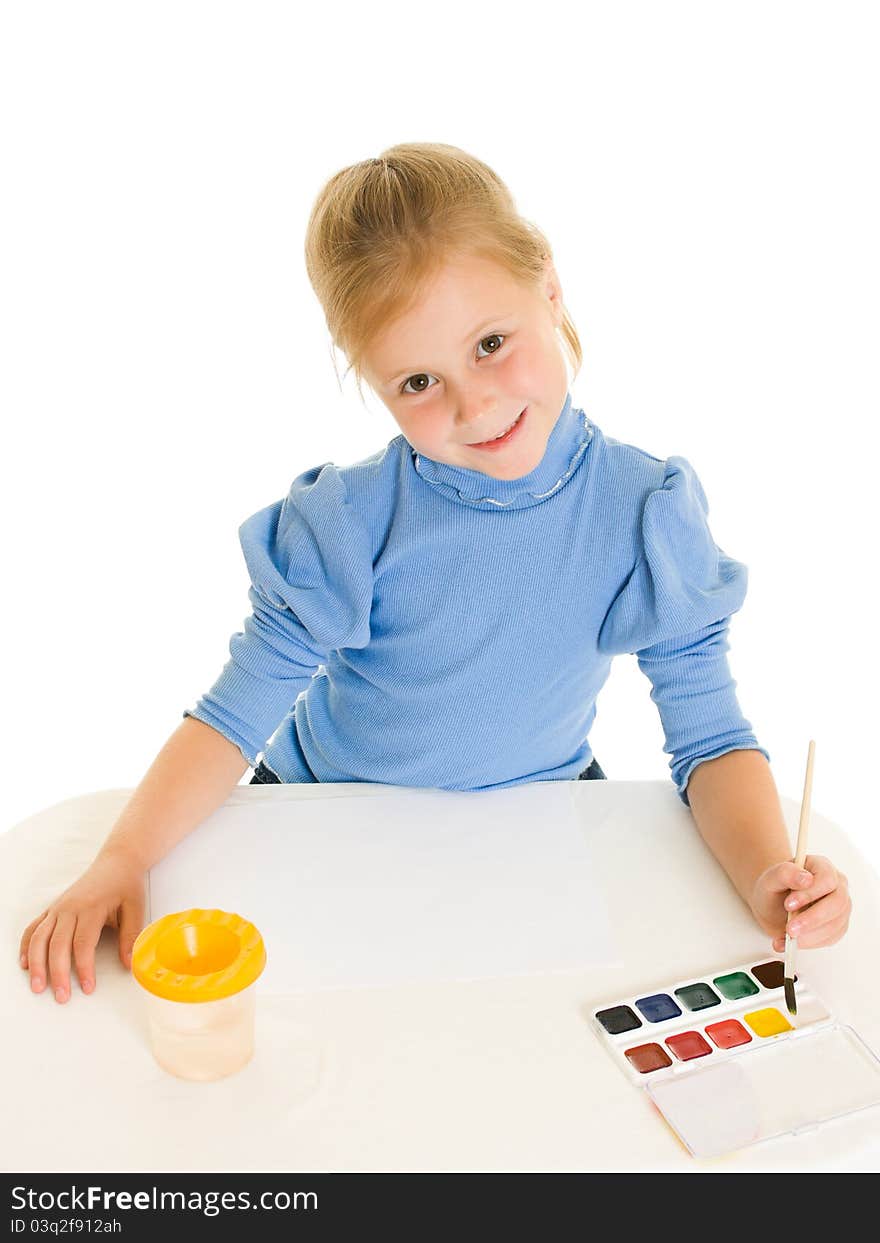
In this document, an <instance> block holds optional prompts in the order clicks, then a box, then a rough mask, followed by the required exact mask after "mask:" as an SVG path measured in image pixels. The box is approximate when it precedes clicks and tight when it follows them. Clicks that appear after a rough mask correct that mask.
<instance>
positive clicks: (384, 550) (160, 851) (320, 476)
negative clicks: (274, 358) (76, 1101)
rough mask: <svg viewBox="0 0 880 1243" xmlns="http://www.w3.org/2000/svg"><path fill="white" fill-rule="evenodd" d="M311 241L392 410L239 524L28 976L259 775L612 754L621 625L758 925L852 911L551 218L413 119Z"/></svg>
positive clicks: (60, 983)
mask: <svg viewBox="0 0 880 1243" xmlns="http://www.w3.org/2000/svg"><path fill="white" fill-rule="evenodd" d="M305 249H306V265H307V269H308V274H309V278H310V280H311V282H312V285H313V288H314V290H315V292H316V294H317V297H318V299H319V301H320V303H321V306H322V308H323V310H324V314H325V317H326V321H327V325H328V327H329V330H330V333H331V337H332V339H333V341H334V343H335V344H336V345H337V346H338V347H340V348H341V349H342V350H343V352H344V353H345V355H346V356H347V358H348V359H349V362H350V364H351V366H352V367H353V368H354V370H355V374H356V378H357V382H358V388H359V391H361V390H360V383H361V379H362V378H364V379H366V380H367V381H368V383H369V385H370V387H371V388H372V390H373V391H374V392H375V393H376V394H377V396H378V397H379V398H380V399H381V401H382V402H383V403H384V404H385V406H387V408H388V410H389V411H390V412H391V414H392V416H393V417H394V419H395V421H396V422H397V424H398V425H399V427H400V429H401V433H402V434H401V435H400V436H397V437H396V438H395V439H394V440H392V441H391V442H390V443H389V444H388V445H387V446H386V447H385V448H384V449H383V450H381V451H380V452H378V453H376V454H374V455H373V456H372V457H369V458H367V459H366V460H364V461H362V462H358V463H357V464H355V465H354V466H350V467H347V468H344V469H340V468H337V467H335V466H333V465H332V464H331V463H325V464H324V465H322V466H317V467H314V468H313V469H311V470H307V471H305V472H303V473H302V474H300V475H299V476H298V477H297V478H296V479H295V480H294V481H293V484H292V485H291V488H290V491H289V493H288V495H287V496H286V497H285V498H284V500H283V501H278V502H276V503H275V504H273V505H269V506H268V507H267V508H265V509H262V510H261V511H260V512H259V513H256V514H254V515H253V516H252V517H251V518H249V519H248V520H247V521H246V522H244V523H243V525H242V527H241V529H240V537H241V544H242V549H243V552H244V556H245V559H246V562H247V566H248V569H249V572H250V576H251V582H252V586H251V588H250V592H249V597H250V602H251V605H252V610H253V611H252V614H251V615H250V616H249V617H248V618H247V620H246V621H245V623H244V631H243V632H242V633H238V634H235V635H234V636H233V637H232V640H231V642H230V660H229V662H228V663H227V664H226V666H225V668H224V669H223V671H222V672H221V674H220V676H219V677H218V679H217V681H216V682H215V684H214V686H213V687H211V689H210V690H209V691H208V692H207V693H206V694H205V695H204V696H203V697H202V698H201V699H200V700H199V702H198V703H197V704H196V705H195V706H194V707H193V708H191V709H188V710H187V711H186V712H185V713H184V720H183V721H182V722H181V724H180V726H179V727H178V729H177V730H176V731H175V733H174V734H173V735H172V736H171V738H170V739H169V740H168V742H167V743H166V744H165V746H164V747H163V749H162V750H161V751H160V753H159V755H158V756H157V758H156V760H155V762H154V763H153V765H152V767H151V768H150V769H149V771H148V772H147V774H146V776H145V777H144V779H143V781H142V782H141V784H140V785H139V786H138V788H137V790H136V791H135V792H134V794H133V796H132V798H131V800H130V801H129V803H128V805H127V806H126V808H125V810H124V811H123V813H122V815H121V816H120V818H119V820H118V822H117V823H116V825H115V826H114V828H113V831H112V832H111V833H110V835H109V837H108V839H107V841H106V842H105V844H104V846H103V847H102V849H101V850H100V852H99V854H98V856H97V857H96V859H95V861H94V862H93V863H92V865H91V866H90V867H89V869H88V870H87V871H86V872H85V874H84V875H83V876H82V877H80V879H79V880H77V881H76V882H75V883H74V884H73V885H72V886H71V887H70V888H69V889H68V890H66V892H65V893H63V894H62V895H61V896H60V897H59V898H58V899H57V900H56V901H55V902H54V903H53V904H52V905H51V906H50V907H49V908H48V910H46V911H43V912H42V913H41V914H40V915H39V916H38V917H37V918H36V919H35V920H33V921H32V922H31V923H30V924H29V925H28V927H27V928H26V929H25V931H24V934H23V937H22V940H21V946H20V952H21V965H22V967H24V968H25V969H26V970H28V971H29V972H30V977H31V987H32V988H33V990H34V991H35V992H40V991H42V990H43V989H44V988H45V986H46V983H47V981H48V982H49V983H50V984H51V987H52V990H53V992H54V994H55V998H56V1000H57V1001H59V1002H64V1001H66V1000H67V999H68V997H69V996H70V982H69V981H70V970H71V956H72V957H73V963H74V966H75V969H76V973H77V976H78V978H79V981H80V985H81V987H82V990H83V992H85V993H89V992H91V991H92V990H93V989H94V987H95V967H94V958H95V954H94V951H95V945H96V943H97V941H98V938H99V937H100V934H101V929H102V928H103V927H104V925H105V924H109V925H110V926H112V927H114V928H118V931H119V953H120V957H121V959H122V962H123V964H124V965H125V966H129V965H130V958H131V948H132V945H133V943H134V940H135V937H136V936H137V934H138V932H139V931H140V929H141V927H142V925H143V918H144V882H145V877H146V873H147V871H148V870H149V868H150V867H151V866H153V864H155V863H156V862H158V860H159V859H161V858H162V857H163V856H164V855H165V854H166V853H167V852H168V851H169V850H171V849H172V847H173V846H174V845H175V844H176V843H177V842H179V841H180V840H181V839H182V838H183V837H184V836H185V835H186V834H187V833H190V832H191V831H192V830H193V829H194V828H195V826H196V825H197V824H199V823H200V821H202V820H203V819H204V818H205V817H206V816H207V815H208V814H209V813H210V812H211V811H213V810H214V809H215V808H216V807H217V806H218V805H219V804H221V803H222V802H223V801H224V800H225V799H226V797H227V796H228V794H229V793H230V792H231V790H232V789H233V787H234V786H235V785H236V784H237V783H238V782H239V780H240V779H241V777H242V776H243V775H244V773H245V772H246V771H247V769H248V767H249V766H252V767H254V768H255V772H254V776H253V778H252V780H253V781H254V782H272V781H281V782H300V781H342V782H348V781H373V782H382V783H386V784H390V785H408V786H418V787H440V788H443V789H449V790H478V789H486V788H502V787H505V786H512V785H519V784H522V783H524V782H532V781H559V780H572V779H585V778H586V779H590V778H599V779H601V778H602V777H604V773H603V772H602V770H601V768H600V766H599V764H598V762H597V761H596V760H595V758H594V757H593V755H592V752H591V749H590V745H589V741H588V738H589V731H590V726H591V724H592V722H593V719H594V716H595V702H596V697H597V695H598V693H599V691H600V690H601V688H602V686H603V684H604V682H605V680H606V678H607V676H608V672H609V669H610V666H611V661H612V659H613V658H614V656H615V655H616V654H618V653H623V652H628V653H635V654H636V655H637V658H638V662H639V666H640V668H641V669H642V670H643V672H644V673H645V674H647V676H648V677H649V679H650V680H651V683H652V685H653V691H652V698H653V700H654V702H655V703H656V704H657V707H658V709H659V712H660V717H661V721H662V725H663V729H664V733H665V737H666V746H665V750H666V752H667V753H668V754H670V755H671V756H672V759H671V761H670V769H671V774H672V780H673V781H674V783H675V786H676V788H677V791H678V793H679V796H680V797H681V799H682V801H683V802H684V803H685V804H686V805H688V806H689V807H690V809H691V812H692V813H693V816H694V819H695V821H696V823H697V827H698V829H699V831H700V833H701V834H702V836H703V838H704V840H705V841H706V843H707V845H708V846H709V848H710V849H711V850H712V851H713V852H714V854H715V856H716V857H717V858H718V860H719V861H720V863H721V864H722V866H723V867H724V868H725V869H726V871H727V873H728V875H729V876H730V878H731V881H732V882H733V884H734V885H735V886H736V888H737V890H738V891H739V893H740V894H741V896H742V898H743V899H744V901H745V902H746V903H747V904H748V906H749V907H750V909H751V911H752V912H753V914H754V918H755V920H756V921H757V923H758V925H759V926H760V927H761V928H762V929H763V930H764V931H765V932H766V933H767V935H768V936H769V937H770V938H771V940H772V944H773V948H774V950H777V951H781V950H782V948H783V946H784V932H785V925H786V919H787V918H788V917H789V913H790V912H791V911H796V912H797V915H796V918H794V919H793V921H792V923H791V926H790V930H791V932H792V933H793V935H795V936H797V937H798V940H799V944H800V945H801V946H802V947H807V948H809V947H811V946H820V945H830V944H832V943H833V942H835V941H837V940H838V939H839V938H840V937H841V936H842V935H843V934H844V932H845V931H846V928H847V924H848V921H849V915H850V907H851V903H850V898H849V895H848V891H847V882H846V878H845V877H844V876H843V875H842V874H841V873H839V872H838V871H836V869H835V868H834V866H833V865H832V863H831V862H830V861H829V860H828V859H825V858H822V857H820V856H816V855H811V856H809V857H808V859H807V870H806V871H801V870H799V869H797V868H796V867H795V865H794V864H793V863H792V862H791V861H790V846H789V840H788V834H787V831H786V827H785V823H784V820H783V816H782V810H781V807H780V804H779V799H778V795H777V792H776V788H775V784H774V781H773V778H772V776H771V773H770V768H769V765H768V760H769V756H768V754H767V752H766V751H765V750H764V749H763V748H762V747H761V746H759V744H758V742H757V740H756V738H755V735H754V734H753V733H752V730H751V725H750V724H749V722H748V721H747V720H745V719H744V717H743V715H742V713H741V711H740V708H739V705H738V703H737V700H736V696H735V694H734V686H735V683H734V681H733V679H732V678H731V675H730V672H729V669H728V665H727V657H726V652H727V650H728V642H727V630H728V625H729V620H730V615H731V614H732V613H734V612H736V610H737V609H739V608H740V607H741V606H742V603H743V600H744V597H745V592H746V578H747V571H746V567H745V566H744V565H742V564H740V563H739V562H737V561H734V560H733V559H732V558H731V557H728V556H727V555H726V554H725V553H724V552H723V551H722V550H721V549H720V548H718V547H717V546H716V544H715V543H714V540H713V539H712V536H711V534H710V531H709V528H708V526H707V523H706V514H707V512H708V506H707V502H706V497H705V494H704V492H703V489H702V487H701V485H700V481H699V479H698V478H697V476H696V474H695V473H694V470H693V468H692V467H691V466H690V464H689V462H688V461H687V460H686V459H685V458H683V457H670V458H668V459H666V460H665V461H663V460H661V459H659V458H655V457H652V456H651V455H650V454H648V453H645V452H644V451H642V450H640V449H638V448H635V447H634V446H632V445H628V444H623V443H620V442H618V441H616V440H614V439H612V438H611V437H608V436H605V435H603V433H602V430H601V429H600V428H599V427H598V426H597V425H596V424H595V423H594V422H593V421H592V420H591V419H588V418H587V417H586V415H585V414H584V412H583V411H582V410H580V409H578V407H576V406H575V405H574V403H573V401H572V398H571V394H570V392H569V388H568V384H569V381H568V372H567V368H566V354H567V355H568V357H569V359H570V360H571V362H572V364H573V367H574V373H575V374H576V373H577V370H578V369H579V367H580V362H581V351H580V343H579V341H578V337H577V334H576V332H575V328H574V325H573V323H572V321H571V319H570V318H569V316H568V314H567V312H566V310H565V307H564V305H563V301H562V291H561V287H560V282H559V277H558V274H557V272H556V270H555V267H554V265H553V262H552V252H551V249H550V246H549V244H548V242H547V240H546V238H545V237H544V236H543V234H542V233H541V232H540V230H539V229H537V228H536V227H535V226H534V225H533V224H531V223H530V222H528V221H526V220H523V219H522V218H521V217H520V216H519V215H518V213H517V211H516V209H515V205H514V202H513V199H512V197H511V195H510V193H509V191H508V190H507V188H506V187H505V186H504V184H503V183H502V182H501V181H500V180H499V178H498V177H497V176H496V174H495V173H494V172H493V171H492V169H490V168H489V167H487V165H486V164H484V163H482V162H481V161H480V160H478V159H476V158H474V157H472V156H470V155H468V154H466V153H465V152H463V151H460V150H458V149H457V148H455V147H450V146H446V145H444V144H433V143H404V144H400V145H398V146H395V147H392V148H390V149H389V150H388V151H386V152H385V153H384V154H383V155H382V156H381V157H380V158H379V159H372V160H365V161H363V162H361V163H359V164H355V165H353V166H352V167H349V168H345V169H343V170H342V171H340V172H339V173H337V174H336V175H335V176H333V177H331V178H330V180H329V181H328V182H327V184H326V185H325V186H324V188H323V189H322V191H321V193H320V194H319V196H318V198H317V200H316V202H315V204H314V206H313V209H312V213H311V217H310V220H309V225H308V231H307V237H306V248H305Z"/></svg>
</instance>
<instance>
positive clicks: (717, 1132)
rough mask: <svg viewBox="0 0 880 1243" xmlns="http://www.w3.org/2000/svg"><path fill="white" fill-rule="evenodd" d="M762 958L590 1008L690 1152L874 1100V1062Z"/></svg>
mask: <svg viewBox="0 0 880 1243" xmlns="http://www.w3.org/2000/svg"><path fill="white" fill-rule="evenodd" d="M783 976H784V962H783V960H782V959H765V960H762V961H758V962H750V963H747V964H738V965H736V966H733V967H725V968H723V969H721V970H718V971H712V972H709V973H708V974H706V975H701V976H699V977H697V978H691V979H687V980H679V981H677V982H675V983H673V984H669V985H663V986H662V987H660V988H657V989H652V990H646V991H645V992H643V993H640V994H638V995H637V996H633V997H625V998H622V999H619V1000H617V1001H612V1002H609V1003H607V1004H605V1005H601V1006H597V1007H596V1008H595V1009H594V1010H593V1025H594V1028H595V1030H596V1032H597V1034H598V1035H599V1038H600V1039H601V1040H602V1042H603V1044H604V1045H605V1047H606V1049H607V1050H608V1051H609V1053H610V1054H611V1056H612V1057H613V1058H614V1060H615V1062H616V1063H617V1065H618V1066H619V1067H620V1069H621V1070H622V1071H623V1072H624V1073H625V1074H626V1076H627V1077H628V1078H629V1079H630V1081H631V1082H634V1083H637V1084H639V1085H640V1086H644V1087H645V1088H646V1089H647V1091H648V1094H649V1095H650V1097H651V1098H652V1100H653V1101H654V1104H655V1105H656V1106H657V1108H658V1109H659V1110H660V1112H661V1113H662V1114H663V1116H664V1117H665V1118H666V1120H667V1122H669V1124H670V1125H671V1126H672V1128H673V1130H674V1131H675V1132H676V1134H677V1135H678V1136H679V1138H680V1139H681V1140H682V1142H683V1143H684V1144H685V1146H686V1147H687V1149H688V1150H689V1151H690V1152H691V1153H692V1154H693V1155H694V1156H697V1157H714V1156H720V1155H722V1154H724V1153H727V1152H731V1151H733V1150H735V1149H736V1148H740V1147H743V1146H745V1145H747V1144H753V1143H758V1142H760V1141H762V1140H765V1139H771V1138H773V1137H774V1136H777V1135H780V1134H784V1133H791V1132H797V1131H798V1130H801V1129H806V1128H812V1127H814V1126H816V1125H818V1124H819V1123H821V1122H826V1121H830V1120H831V1119H832V1118H836V1117H840V1116H841V1115H843V1114H846V1113H851V1112H854V1111H855V1110H857V1109H864V1108H867V1107H869V1106H871V1105H877V1104H880V1059H878V1058H877V1056H876V1054H874V1053H873V1052H872V1050H871V1049H869V1048H868V1046H867V1045H866V1044H865V1043H864V1042H863V1041H862V1040H861V1038H860V1037H859V1036H858V1035H857V1034H856V1033H855V1032H854V1031H853V1030H852V1028H850V1027H843V1026H841V1025H840V1024H839V1023H837V1022H836V1021H835V1019H834V1016H833V1015H832V1014H831V1012H830V1010H829V1008H828V1006H826V1005H825V1003H824V1002H823V1001H822V999H821V998H820V997H818V996H817V995H816V994H815V993H813V992H812V990H811V989H810V988H809V987H808V986H807V985H805V984H804V983H803V981H801V980H800V979H799V978H797V977H795V995H796V997H797V1015H795V1016H792V1015H790V1014H789V1013H788V1011H787V1009H786V1006H785V996H784V989H783Z"/></svg>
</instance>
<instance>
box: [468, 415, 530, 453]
mask: <svg viewBox="0 0 880 1243" xmlns="http://www.w3.org/2000/svg"><path fill="white" fill-rule="evenodd" d="M526 410H528V406H526V407H525V409H524V410H522V411H520V414H519V417H518V418H517V420H516V422H515V423H514V424H513V426H512V427H511V428H509V429H508V430H507V431H506V432H505V433H504V435H503V436H498V437H496V439H495V440H484V441H482V442H481V443H480V444H472V445H468V448H469V449H485V450H486V451H487V452H488V453H497V452H498V450H499V449H503V448H505V446H506V445H509V444H510V443H511V441H513V440H515V439H516V438H517V436H519V433H520V431H521V429H522V426H523V424H524V423H525V421H526V419H525V414H526Z"/></svg>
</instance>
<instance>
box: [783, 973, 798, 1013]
mask: <svg viewBox="0 0 880 1243" xmlns="http://www.w3.org/2000/svg"><path fill="white" fill-rule="evenodd" d="M782 983H783V987H784V989H785V1005H786V1008H787V1010H788V1013H789V1014H797V998H796V997H795V993H794V980H791V979H789V977H788V976H786V977H785V979H784V980H783V982H782Z"/></svg>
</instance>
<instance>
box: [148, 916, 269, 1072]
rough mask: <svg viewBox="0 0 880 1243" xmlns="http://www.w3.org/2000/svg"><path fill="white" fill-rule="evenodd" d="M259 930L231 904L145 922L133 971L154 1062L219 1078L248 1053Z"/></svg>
mask: <svg viewBox="0 0 880 1243" xmlns="http://www.w3.org/2000/svg"><path fill="white" fill-rule="evenodd" d="M265 965H266V950H265V947H264V945H263V938H262V937H261V936H260V933H259V932H258V931H257V929H256V928H255V927H254V925H253V924H252V923H249V922H248V920H246V919H242V917H241V916H240V915H235V914H232V913H230V912H229V911H220V910H202V909H200V908H192V909H190V910H188V911H177V912H175V913H174V914H171V915H164V916H163V917H162V918H161V919H157V920H156V921H155V922H154V923H151V924H148V925H147V927H146V928H144V930H143V931H142V932H141V934H140V936H139V937H138V938H137V940H136V941H135V943H134V949H133V950H132V957H131V970H132V974H133V975H134V977H135V979H136V980H137V982H138V984H140V986H141V988H142V990H143V994H144V996H145V998H146V1004H147V1017H148V1021H149V1028H150V1043H151V1046H152V1049H153V1054H154V1056H155V1058H156V1061H157V1062H158V1063H159V1065H160V1066H161V1067H162V1068H163V1069H164V1070H167V1071H169V1072H170V1073H171V1074H172V1075H177V1076H178V1077H179V1078H181V1079H196V1080H209V1079H221V1078H223V1077H224V1076H225V1075H231V1074H234V1073H235V1071H237V1070H241V1068H242V1067H243V1066H245V1065H246V1064H247V1063H248V1062H249V1061H250V1059H251V1057H252V1056H253V1052H254V1014H255V1006H256V983H257V979H258V977H259V975H260V974H261V972H262V970H263V968H264V967H265Z"/></svg>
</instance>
